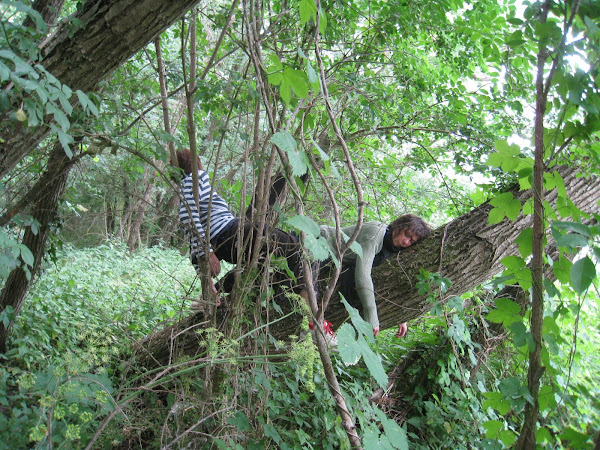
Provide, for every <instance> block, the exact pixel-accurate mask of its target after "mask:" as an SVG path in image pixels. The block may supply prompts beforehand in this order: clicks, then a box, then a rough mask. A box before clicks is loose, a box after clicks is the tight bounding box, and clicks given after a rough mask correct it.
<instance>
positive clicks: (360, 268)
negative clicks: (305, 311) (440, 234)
mask: <svg viewBox="0 0 600 450" xmlns="http://www.w3.org/2000/svg"><path fill="white" fill-rule="evenodd" d="M355 228H356V225H354V226H349V227H345V228H342V230H341V231H342V232H343V234H344V235H346V238H347V237H349V236H352V234H353V233H354V230H355ZM430 233H431V228H430V227H429V225H428V224H427V223H426V222H425V221H424V220H423V219H421V218H420V217H418V216H416V215H414V214H406V215H403V216H401V217H399V218H398V219H396V220H394V221H393V222H392V223H391V224H389V225H386V224H384V223H381V222H366V223H363V225H362V227H361V229H360V231H359V233H358V236H357V237H356V242H357V243H358V244H360V246H361V249H362V256H359V255H358V254H357V253H355V252H354V251H352V250H348V251H347V252H346V253H345V254H344V257H343V259H342V271H341V274H340V278H339V280H338V286H339V292H340V293H341V294H342V295H343V296H344V298H346V300H347V301H348V302H349V303H350V304H351V305H352V304H354V305H356V303H358V302H357V301H356V300H359V302H360V304H359V305H356V306H358V307H362V316H363V319H364V320H366V321H367V322H369V323H370V324H371V325H372V326H373V334H374V335H375V336H377V334H378V333H379V318H378V315H377V305H376V303H375V289H374V287H373V280H372V279H371V271H372V269H373V267H375V266H378V265H379V264H381V263H383V262H384V261H385V260H386V259H388V258H389V257H390V256H392V255H396V254H398V252H399V251H400V250H402V249H403V248H407V247H410V246H411V245H413V244H414V243H416V242H418V241H419V240H421V239H423V238H425V237H427V236H428V235H429V234H430ZM320 234H321V236H323V237H324V238H325V239H326V240H327V242H328V243H329V246H330V248H331V250H332V252H334V253H335V252H337V250H336V240H335V227H330V226H327V225H322V226H321V227H320ZM405 333H406V323H403V324H400V325H399V326H398V331H397V333H396V336H397V337H402V336H404V334H405Z"/></svg>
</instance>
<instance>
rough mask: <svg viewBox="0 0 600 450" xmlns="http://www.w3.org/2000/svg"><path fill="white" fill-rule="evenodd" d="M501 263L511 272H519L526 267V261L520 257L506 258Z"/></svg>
mask: <svg viewBox="0 0 600 450" xmlns="http://www.w3.org/2000/svg"><path fill="white" fill-rule="evenodd" d="M500 263H501V264H502V265H503V266H504V267H506V268H507V269H509V270H512V271H518V270H521V269H522V268H524V267H525V260H524V259H523V258H521V257H519V256H506V257H504V258H502V259H501V260H500Z"/></svg>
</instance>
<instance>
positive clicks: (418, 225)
mask: <svg viewBox="0 0 600 450" xmlns="http://www.w3.org/2000/svg"><path fill="white" fill-rule="evenodd" d="M389 228H390V231H391V232H392V233H393V234H395V233H396V232H398V233H399V232H401V231H408V232H410V233H412V234H414V235H416V236H417V237H418V238H419V240H420V239H424V238H426V237H427V236H429V234H430V233H431V227H430V226H429V225H428V224H427V222H425V221H424V220H423V219H421V218H420V217H419V216H415V215H414V214H405V215H403V216H400V217H398V218H397V219H396V220H394V221H393V222H392V223H390V226H389Z"/></svg>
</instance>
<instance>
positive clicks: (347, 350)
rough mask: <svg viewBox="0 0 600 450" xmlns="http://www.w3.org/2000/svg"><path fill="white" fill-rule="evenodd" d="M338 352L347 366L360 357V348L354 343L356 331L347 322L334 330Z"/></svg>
mask: <svg viewBox="0 0 600 450" xmlns="http://www.w3.org/2000/svg"><path fill="white" fill-rule="evenodd" d="M336 334H337V340H338V353H339V355H340V357H341V358H342V361H344V364H346V365H347V366H348V365H350V366H352V365H354V364H356V363H357V362H358V361H359V360H360V357H361V352H360V348H359V347H358V346H357V345H356V332H355V331H354V328H353V327H352V325H350V324H349V323H345V324H343V325H342V326H341V327H340V328H338V329H337V330H336Z"/></svg>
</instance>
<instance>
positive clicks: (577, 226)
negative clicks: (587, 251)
mask: <svg viewBox="0 0 600 450" xmlns="http://www.w3.org/2000/svg"><path fill="white" fill-rule="evenodd" d="M555 229H556V230H566V231H572V232H574V233H579V234H581V235H583V236H585V237H588V238H589V237H591V236H592V235H593V234H595V233H594V231H593V228H592V227H589V226H587V225H583V224H581V223H576V222H558V221H557V222H553V223H552V231H553V232H554V230H555Z"/></svg>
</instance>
